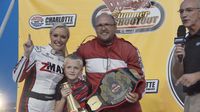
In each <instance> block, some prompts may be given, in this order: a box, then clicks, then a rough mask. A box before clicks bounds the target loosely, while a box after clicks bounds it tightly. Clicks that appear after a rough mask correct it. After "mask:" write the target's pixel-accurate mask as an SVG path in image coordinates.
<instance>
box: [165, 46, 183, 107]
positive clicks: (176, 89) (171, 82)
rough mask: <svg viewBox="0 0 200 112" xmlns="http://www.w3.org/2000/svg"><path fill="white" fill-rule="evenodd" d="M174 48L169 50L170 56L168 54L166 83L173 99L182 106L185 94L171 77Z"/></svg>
mask: <svg viewBox="0 0 200 112" xmlns="http://www.w3.org/2000/svg"><path fill="white" fill-rule="evenodd" d="M174 50H175V47H173V49H172V51H171V52H170V56H169V59H168V64H167V65H168V66H167V79H168V84H169V87H170V90H171V92H172V94H173V96H174V98H175V100H176V101H177V102H178V104H179V105H180V106H182V107H183V106H184V99H185V95H184V93H183V92H182V86H181V85H178V86H176V85H175V83H176V81H175V78H174V77H173V73H172V65H173V63H172V59H173V56H174Z"/></svg>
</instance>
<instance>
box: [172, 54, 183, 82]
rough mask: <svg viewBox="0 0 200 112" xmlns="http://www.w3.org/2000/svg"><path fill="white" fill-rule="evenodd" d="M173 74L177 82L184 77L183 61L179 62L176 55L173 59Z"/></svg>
mask: <svg viewBox="0 0 200 112" xmlns="http://www.w3.org/2000/svg"><path fill="white" fill-rule="evenodd" d="M172 73H173V76H174V77H175V79H176V80H177V79H179V78H180V77H181V76H182V75H183V61H182V62H179V61H178V59H177V57H176V55H174V56H173V58H172Z"/></svg>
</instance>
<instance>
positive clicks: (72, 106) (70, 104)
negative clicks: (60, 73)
mask: <svg viewBox="0 0 200 112" xmlns="http://www.w3.org/2000/svg"><path fill="white" fill-rule="evenodd" d="M62 88H70V85H69V84H68V82H65V83H63V84H62ZM67 112H88V111H87V110H86V109H84V108H81V106H80V105H79V103H78V102H77V100H76V99H75V98H74V97H73V95H72V94H70V95H68V96H67Z"/></svg>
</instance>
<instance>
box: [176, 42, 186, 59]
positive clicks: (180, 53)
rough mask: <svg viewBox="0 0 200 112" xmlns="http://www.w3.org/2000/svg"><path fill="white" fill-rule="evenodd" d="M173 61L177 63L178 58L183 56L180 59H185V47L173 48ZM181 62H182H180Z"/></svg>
mask: <svg viewBox="0 0 200 112" xmlns="http://www.w3.org/2000/svg"><path fill="white" fill-rule="evenodd" d="M174 55H175V59H176V61H179V59H178V57H179V56H183V57H182V59H183V58H184V57H185V46H184V45H181V44H176V48H175V54H174ZM181 61H182V60H181Z"/></svg>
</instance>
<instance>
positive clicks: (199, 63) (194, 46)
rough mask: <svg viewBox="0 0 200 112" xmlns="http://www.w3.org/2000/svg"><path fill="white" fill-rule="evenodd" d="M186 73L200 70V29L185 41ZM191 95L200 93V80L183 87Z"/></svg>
mask: <svg viewBox="0 0 200 112" xmlns="http://www.w3.org/2000/svg"><path fill="white" fill-rule="evenodd" d="M183 66H184V74H187V73H194V72H199V71H200V30H199V31H198V32H197V33H196V34H194V35H190V34H189V36H188V37H187V40H186V43H185V58H184V61H183ZM183 90H184V92H186V93H188V94H189V95H193V94H195V93H200V81H198V82H197V83H195V84H194V85H192V86H190V87H183Z"/></svg>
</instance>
